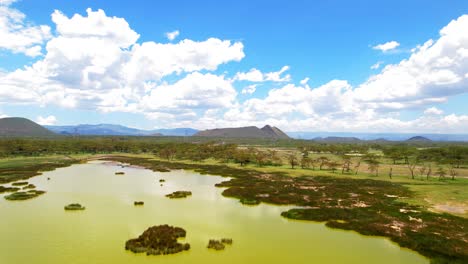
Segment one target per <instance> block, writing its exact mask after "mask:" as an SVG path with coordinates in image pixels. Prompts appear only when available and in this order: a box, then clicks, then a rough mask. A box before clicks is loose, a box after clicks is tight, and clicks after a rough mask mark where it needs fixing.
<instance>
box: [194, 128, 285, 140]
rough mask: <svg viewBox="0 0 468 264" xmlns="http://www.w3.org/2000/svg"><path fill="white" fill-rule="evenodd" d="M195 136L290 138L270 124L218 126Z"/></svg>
mask: <svg viewBox="0 0 468 264" xmlns="http://www.w3.org/2000/svg"><path fill="white" fill-rule="evenodd" d="M194 136H198V137H217V138H223V137H228V138H275V139H279V138H283V139H287V138H289V136H288V135H286V134H285V133H284V132H283V131H281V130H280V129H279V128H277V127H271V126H269V125H266V126H264V127H263V128H261V129H260V128H258V127H256V126H248V127H233V128H216V129H208V130H204V131H200V132H198V133H196V134H195V135H194Z"/></svg>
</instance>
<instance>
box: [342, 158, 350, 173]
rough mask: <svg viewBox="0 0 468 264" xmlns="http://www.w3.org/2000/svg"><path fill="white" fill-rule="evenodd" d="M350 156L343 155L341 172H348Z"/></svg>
mask: <svg viewBox="0 0 468 264" xmlns="http://www.w3.org/2000/svg"><path fill="white" fill-rule="evenodd" d="M351 164H352V162H351V157H349V156H343V166H342V167H341V174H344V172H345V171H346V172H349V171H350V170H351Z"/></svg>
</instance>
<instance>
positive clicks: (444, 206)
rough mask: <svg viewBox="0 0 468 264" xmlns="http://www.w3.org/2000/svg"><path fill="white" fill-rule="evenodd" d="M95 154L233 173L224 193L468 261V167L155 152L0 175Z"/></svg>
mask: <svg viewBox="0 0 468 264" xmlns="http://www.w3.org/2000/svg"><path fill="white" fill-rule="evenodd" d="M283 151H284V152H285V153H286V152H288V151H289V150H288V149H284V150H283ZM329 158H330V159H333V158H335V157H334V156H333V155H330V157H329ZM89 159H107V160H113V161H119V162H124V163H129V164H132V165H137V166H142V167H145V168H148V169H151V170H154V171H161V172H167V171H170V170H173V169H185V170H194V171H196V172H199V173H202V174H212V175H221V176H226V177H230V178H231V179H230V180H228V181H226V182H224V183H222V184H220V185H219V186H218V187H223V188H226V189H225V190H224V191H223V195H224V196H227V197H233V198H237V199H239V200H243V201H255V203H257V202H263V203H271V204H288V205H296V206H297V208H296V209H292V210H289V211H286V212H283V213H282V216H283V217H286V218H290V219H299V220H310V221H320V222H326V225H327V226H329V227H331V228H339V229H346V230H354V231H356V232H359V233H361V234H364V235H375V236H384V237H388V238H390V239H392V240H393V241H395V242H396V243H398V244H399V245H400V246H402V247H407V248H410V249H413V250H415V251H417V252H419V253H421V254H422V255H424V256H427V257H429V258H431V259H432V260H433V262H434V263H466V262H467V261H468V235H467V230H468V220H467V212H466V210H465V209H464V208H466V203H467V198H468V197H467V193H466V191H465V189H466V187H467V186H468V179H466V178H465V176H463V175H464V174H463V173H464V172H465V170H466V169H463V168H462V169H461V170H462V174H461V176H460V175H459V176H458V177H457V178H456V179H455V180H453V181H452V180H450V179H446V180H444V181H439V180H438V178H437V177H430V178H429V180H426V179H420V178H416V179H411V177H409V176H408V174H406V175H405V174H404V171H403V168H404V167H403V166H404V165H397V166H401V168H400V169H401V171H402V173H401V174H399V173H396V174H394V175H393V177H392V178H391V179H390V178H389V177H387V176H386V175H382V174H380V176H375V175H373V174H370V173H369V172H368V171H367V170H366V168H365V166H363V167H362V168H361V169H360V170H359V172H358V173H357V174H356V173H344V174H342V173H341V170H338V171H337V172H335V173H334V172H332V171H330V170H326V169H324V170H318V169H317V168H315V169H302V168H300V167H295V168H294V169H291V167H290V166H288V165H282V166H258V165H253V164H250V165H245V166H240V165H239V164H236V163H230V162H227V163H226V162H221V161H219V160H215V159H206V160H203V161H200V162H194V161H189V160H163V159H160V158H157V157H155V156H154V155H151V154H125V155H122V154H119V155H94V156H85V155H84V156H83V155H80V156H45V157H38V158H13V159H3V160H0V182H3V183H7V182H12V181H18V180H25V179H27V178H29V177H32V176H34V175H39V174H40V173H41V171H45V170H51V169H54V168H58V167H64V166H69V165H71V164H73V163H78V162H82V161H84V160H89ZM385 165H386V164H384V165H383V166H385ZM440 212H442V213H440ZM444 212H445V213H444ZM446 212H449V213H450V214H449V213H446Z"/></svg>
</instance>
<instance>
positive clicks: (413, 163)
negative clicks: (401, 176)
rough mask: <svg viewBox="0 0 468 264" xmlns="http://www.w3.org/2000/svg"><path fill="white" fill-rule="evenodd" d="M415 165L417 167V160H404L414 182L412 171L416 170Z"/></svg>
mask: <svg viewBox="0 0 468 264" xmlns="http://www.w3.org/2000/svg"><path fill="white" fill-rule="evenodd" d="M416 165H418V159H417V158H412V159H410V158H406V167H407V168H408V170H409V171H410V173H411V179H413V180H414V170H415V168H416Z"/></svg>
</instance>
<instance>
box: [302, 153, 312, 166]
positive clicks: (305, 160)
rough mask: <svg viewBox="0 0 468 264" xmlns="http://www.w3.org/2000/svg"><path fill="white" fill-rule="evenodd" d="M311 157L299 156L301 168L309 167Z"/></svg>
mask: <svg viewBox="0 0 468 264" xmlns="http://www.w3.org/2000/svg"><path fill="white" fill-rule="evenodd" d="M310 164H311V159H310V158H309V157H305V156H302V158H301V168H303V169H306V168H307V169H308V168H310Z"/></svg>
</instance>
